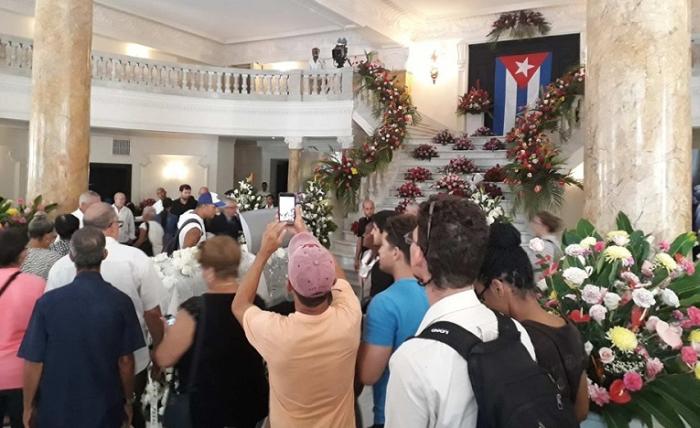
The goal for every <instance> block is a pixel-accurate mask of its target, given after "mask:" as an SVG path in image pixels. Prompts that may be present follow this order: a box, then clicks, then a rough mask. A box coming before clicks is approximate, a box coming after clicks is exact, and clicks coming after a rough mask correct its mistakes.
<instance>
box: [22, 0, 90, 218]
mask: <svg viewBox="0 0 700 428" xmlns="http://www.w3.org/2000/svg"><path fill="white" fill-rule="evenodd" d="M91 45H92V0H61V1H56V0H37V1H36V12H35V23H34V54H33V58H32V62H33V64H32V115H31V120H30V122H29V166H28V182H27V195H26V196H27V197H28V198H34V197H35V196H37V195H39V194H43V195H44V200H45V201H46V202H56V203H58V204H59V210H60V211H62V212H71V211H73V210H74V209H75V208H77V206H78V196H80V194H81V193H82V192H84V191H85V190H87V188H88V166H89V157H90V49H91Z"/></svg>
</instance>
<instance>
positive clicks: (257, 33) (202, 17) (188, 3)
mask: <svg viewBox="0 0 700 428" xmlns="http://www.w3.org/2000/svg"><path fill="white" fill-rule="evenodd" d="M97 3H100V4H102V5H104V6H107V7H111V8H114V9H117V10H120V11H122V12H127V13H129V14H132V15H136V16H140V17H142V18H147V19H150V20H152V21H156V22H160V23H162V24H166V25H168V26H171V27H175V28H177V29H180V30H184V31H187V32H190V33H193V34H196V35H199V36H202V37H205V38H207V39H210V40H214V41H217V42H220V43H241V42H249V41H256V40H267V39H275V38H280V37H291V36H299V35H307V34H317V33H324V32H330V31H339V30H343V29H348V28H352V27H354V25H353V23H352V22H351V21H349V20H348V19H346V18H343V17H342V16H339V15H337V14H335V13H333V12H331V11H329V10H327V9H325V8H323V7H320V6H318V5H316V4H315V2H313V1H312V0H254V1H250V0H206V1H203V0H98V1H97Z"/></svg>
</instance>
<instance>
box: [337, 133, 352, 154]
mask: <svg viewBox="0 0 700 428" xmlns="http://www.w3.org/2000/svg"><path fill="white" fill-rule="evenodd" d="M337 139H338V144H340V148H341V149H343V150H347V149H352V146H353V143H354V142H355V139H354V138H353V136H352V135H344V136H341V137H337Z"/></svg>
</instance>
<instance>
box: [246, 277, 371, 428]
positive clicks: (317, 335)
mask: <svg viewBox="0 0 700 428" xmlns="http://www.w3.org/2000/svg"><path fill="white" fill-rule="evenodd" d="M332 293H333V302H332V303H331V305H330V307H329V308H328V309H326V311H325V312H323V313H322V314H320V315H306V314H302V313H298V312H297V313H293V314H291V315H289V316H283V315H279V314H275V313H272V312H267V311H263V310H261V309H259V308H258V307H255V306H253V307H250V308H249V309H248V310H246V312H245V314H244V315H243V329H244V330H245V334H246V337H247V338H248V340H249V341H250V343H251V344H252V345H253V347H254V348H255V349H257V350H258V352H259V353H260V355H262V357H263V358H264V359H265V361H267V365H268V369H269V372H270V425H271V427H272V428H297V427H300V428H314V427H318V428H353V427H354V426H355V408H354V394H353V379H354V376H355V359H356V357H357V349H358V347H359V344H360V323H361V320H362V311H361V309H360V303H359V301H358V299H357V297H356V296H355V293H353V291H352V288H350V284H348V282H347V281H344V280H338V281H337V282H336V285H335V286H334V288H333V291H332Z"/></svg>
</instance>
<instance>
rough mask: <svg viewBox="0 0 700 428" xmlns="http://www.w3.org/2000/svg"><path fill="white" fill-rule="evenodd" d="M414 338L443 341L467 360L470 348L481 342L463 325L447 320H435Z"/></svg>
mask: <svg viewBox="0 0 700 428" xmlns="http://www.w3.org/2000/svg"><path fill="white" fill-rule="evenodd" d="M415 338H419V339H432V340H436V341H438V342H441V343H444V344H445V345H447V346H449V347H450V348H452V349H454V350H455V351H457V353H458V354H459V355H461V356H462V358H464V359H465V360H467V361H469V354H470V353H471V350H472V348H473V347H474V346H475V345H478V344H479V343H482V342H481V339H479V338H478V337H476V336H475V335H474V334H472V333H471V332H469V331H467V330H466V329H465V328H464V327H461V326H459V325H457V324H455V323H453V322H449V321H437V322H435V323H433V324H430V325H429V326H427V327H426V328H425V330H423V331H422V332H421V333H420V334H419V335H418V336H415V337H413V339H415Z"/></svg>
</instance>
